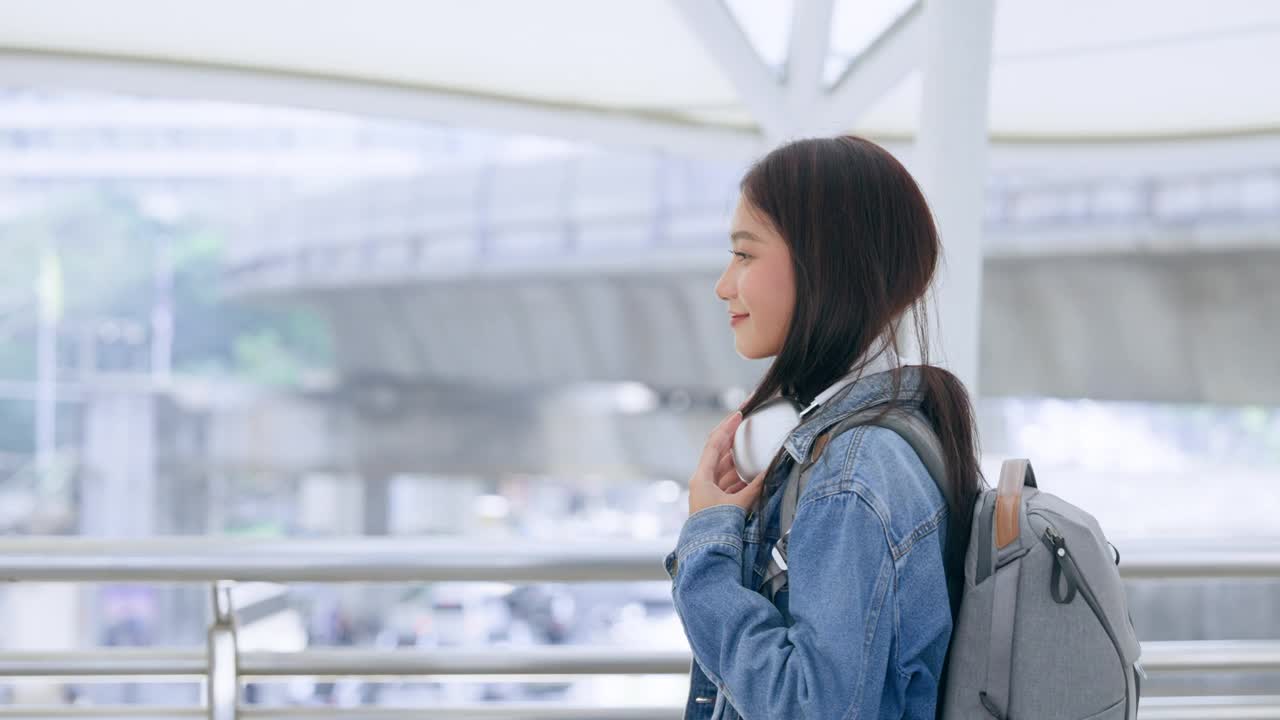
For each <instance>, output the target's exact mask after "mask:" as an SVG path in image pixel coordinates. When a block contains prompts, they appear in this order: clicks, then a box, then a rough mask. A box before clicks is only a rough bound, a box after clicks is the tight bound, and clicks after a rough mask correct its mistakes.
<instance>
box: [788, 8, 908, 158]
mask: <svg viewBox="0 0 1280 720" xmlns="http://www.w3.org/2000/svg"><path fill="white" fill-rule="evenodd" d="M923 15H924V12H923V9H922V7H921V4H920V2H917V3H916V4H915V5H912V6H911V7H910V8H909V9H908V10H907V11H906V12H904V13H903V14H902V16H901V17H899V18H898V19H897V20H895V21H894V22H893V23H892V24H891V25H890V26H889V27H888V28H887V29H886V30H885V31H884V32H883V33H881V34H880V36H879V37H878V38H876V40H875V42H873V43H871V45H870V46H868V47H867V49H866V50H864V51H862V53H861V54H859V55H858V57H856V58H854V60H853V62H852V63H851V64H850V65H849V68H848V69H847V70H845V73H844V75H843V76H841V78H840V80H838V81H837V82H836V85H835V87H834V88H833V89H832V90H831V92H830V93H828V95H827V99H826V102H825V104H824V105H823V107H822V113H821V114H820V115H816V116H815V119H814V121H813V123H812V126H811V127H812V130H813V131H814V132H816V133H824V134H827V133H838V132H841V131H844V130H848V129H849V128H851V127H853V125H854V123H856V122H857V120H858V118H859V117H860V116H861V115H862V114H863V113H865V112H866V111H867V110H868V109H870V108H871V106H872V105H873V104H874V103H875V102H876V101H877V100H879V99H880V98H881V97H883V96H884V94H885V93H887V92H889V91H890V90H892V89H893V88H894V87H896V86H897V85H898V83H900V82H902V80H903V79H904V78H906V77H907V75H909V74H910V73H911V72H912V71H914V70H917V69H918V68H919V67H920V64H921V58H922V57H923V55H924V19H923Z"/></svg>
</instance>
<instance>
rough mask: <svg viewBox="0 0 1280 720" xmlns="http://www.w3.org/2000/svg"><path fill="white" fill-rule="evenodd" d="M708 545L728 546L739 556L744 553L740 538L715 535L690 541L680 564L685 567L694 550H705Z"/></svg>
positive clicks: (682, 551) (681, 552)
mask: <svg viewBox="0 0 1280 720" xmlns="http://www.w3.org/2000/svg"><path fill="white" fill-rule="evenodd" d="M707 545H728V546H729V547H731V548H733V549H734V550H737V551H738V553H739V554H741V553H742V545H741V544H740V543H739V542H738V538H736V537H734V536H733V535H720V534H715V535H711V536H708V537H699V538H698V539H697V540H691V541H689V544H688V546H686V547H685V548H684V550H681V551H680V556H679V562H680V563H681V564H682V565H683V564H684V563H685V561H686V560H688V559H689V554H690V553H692V552H693V551H694V550H698V549H700V548H704V547H706V546H707Z"/></svg>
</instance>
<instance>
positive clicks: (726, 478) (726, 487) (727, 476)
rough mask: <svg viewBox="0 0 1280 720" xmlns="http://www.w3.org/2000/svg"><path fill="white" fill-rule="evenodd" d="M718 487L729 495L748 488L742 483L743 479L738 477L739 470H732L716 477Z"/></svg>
mask: <svg viewBox="0 0 1280 720" xmlns="http://www.w3.org/2000/svg"><path fill="white" fill-rule="evenodd" d="M716 486H717V487H719V488H720V489H721V490H723V491H725V492H727V493H731V492H737V491H738V490H741V489H742V488H744V487H746V483H744V482H742V478H740V477H738V471H737V470H733V469H730V470H727V471H725V472H723V473H721V474H719V475H717V476H716Z"/></svg>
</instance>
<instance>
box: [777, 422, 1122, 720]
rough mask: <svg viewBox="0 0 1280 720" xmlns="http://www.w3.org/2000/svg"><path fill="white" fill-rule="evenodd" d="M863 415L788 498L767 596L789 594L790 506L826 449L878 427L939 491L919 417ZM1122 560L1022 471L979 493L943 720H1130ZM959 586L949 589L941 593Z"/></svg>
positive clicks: (1007, 472)
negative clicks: (901, 445) (900, 443)
mask: <svg viewBox="0 0 1280 720" xmlns="http://www.w3.org/2000/svg"><path fill="white" fill-rule="evenodd" d="M881 411H882V408H872V409H871V410H869V411H863V412H861V413H858V414H856V415H853V416H851V417H849V418H846V419H845V420H843V421H841V422H839V423H837V424H836V425H835V426H834V427H832V428H831V429H830V430H827V431H826V432H824V433H823V434H822V435H821V436H820V437H819V439H818V441H817V443H816V444H815V445H814V450H813V452H812V453H811V454H810V457H809V460H808V462H807V463H805V465H804V466H803V467H799V466H797V467H793V469H792V475H791V477H790V479H789V480H788V482H787V485H786V489H785V490H784V491H783V497H782V505H781V508H780V512H781V518H780V520H781V527H780V530H781V532H782V536H781V537H780V538H779V540H778V542H777V543H776V544H775V546H774V549H773V557H772V560H771V561H770V563H769V571H768V573H767V575H766V584H767V585H768V587H769V595H770V596H771V597H772V596H773V595H774V594H775V593H776V592H777V591H778V590H781V589H782V588H783V587H785V585H786V573H787V570H786V568H787V564H786V552H787V538H788V537H789V535H790V532H791V523H792V521H793V520H794V518H795V511H796V504H797V502H798V500H799V497H800V495H801V493H802V492H803V490H804V484H805V481H806V479H807V476H808V474H809V472H808V471H809V469H810V468H811V467H812V466H813V464H814V462H815V461H816V460H817V457H818V456H819V455H820V454H821V452H822V449H823V448H824V447H825V446H826V442H827V441H828V440H829V439H830V438H832V437H835V436H836V435H838V434H840V433H842V432H844V431H845V430H848V429H850V428H852V427H855V426H858V425H865V424H868V423H872V422H873V423H874V424H875V425H877V426H879V427H884V428H887V429H890V430H893V431H894V432H896V433H898V435H900V436H901V437H902V438H903V439H904V440H906V441H907V443H908V444H909V445H911V447H912V449H913V450H915V452H916V454H917V455H919V456H920V459H921V461H922V462H923V463H924V465H925V467H926V468H928V470H929V474H930V476H932V477H933V479H934V482H935V483H938V484H939V487H941V482H940V481H941V479H942V478H943V477H944V473H943V461H942V452H941V446H940V445H939V443H938V439H937V437H936V436H935V435H934V433H933V429H932V428H931V427H930V426H929V424H928V423H927V422H926V421H925V420H924V419H923V418H921V417H919V416H918V415H915V414H913V413H908V412H905V411H901V410H895V411H892V412H890V413H889V414H887V415H885V416H884V417H881V418H879V419H876V417H875V416H876V415H879V414H881ZM1119 563H1120V556H1119V553H1118V552H1116V551H1115V548H1114V547H1113V546H1111V545H1110V543H1108V542H1107V540H1106V537H1105V536H1104V535H1103V533H1102V529H1101V528H1100V527H1099V526H1098V523H1097V521H1096V520H1094V518H1093V517H1092V516H1091V515H1089V514H1088V513H1086V512H1084V511H1083V510H1080V509H1079V508H1077V507H1075V506H1073V505H1071V504H1070V503H1067V502H1064V501H1062V500H1060V499H1058V498H1057V497H1054V496H1053V495H1050V494H1049V493H1046V492H1041V491H1040V490H1039V489H1038V488H1037V486H1036V479H1035V473H1034V472H1032V470H1031V463H1030V462H1028V461H1027V460H1006V461H1005V462H1004V465H1003V467H1002V468H1001V470H1000V482H999V485H998V486H997V487H996V488H986V489H983V490H981V491H980V492H979V494H978V498H977V500H976V501H975V503H974V513H973V525H972V529H971V530H970V533H969V545H968V549H967V551H966V553H965V562H964V585H963V588H962V589H960V593H961V600H960V609H959V613H958V615H956V617H955V623H954V627H953V630H952V635H951V646H950V650H949V651H948V654H947V669H946V675H945V678H944V683H943V686H942V687H943V690H942V696H941V697H939V710H938V717H939V718H941V719H942V720H969V719H971V718H973V719H977V718H983V719H987V718H996V719H997V720H1023V719H1024V718H1025V719H1026V720H1030V719H1031V718H1035V719H1036V720H1057V719H1061V720H1083V719H1084V718H1089V720H1112V719H1114V720H1133V718H1136V717H1137V711H1138V697H1139V693H1140V690H1141V688H1140V683H1141V677H1142V676H1143V673H1142V670H1141V668H1140V667H1139V665H1138V658H1139V656H1140V654H1141V648H1140V646H1139V644H1138V639H1137V635H1136V634H1135V633H1134V630H1133V623H1132V620H1131V618H1130V616H1129V611H1128V606H1127V602H1126V598H1125V592H1124V585H1123V583H1122V582H1121V580H1120V572H1119V570H1118V569H1117V565H1119ZM953 582H959V578H949V579H948V583H949V584H950V583H953Z"/></svg>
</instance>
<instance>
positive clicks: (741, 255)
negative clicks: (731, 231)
mask: <svg viewBox="0 0 1280 720" xmlns="http://www.w3.org/2000/svg"><path fill="white" fill-rule="evenodd" d="M729 254H730V255H733V256H735V257H737V258H738V259H739V260H742V261H743V262H746V261H747V259H748V258H750V257H751V256H750V255H748V254H746V253H744V252H739V251H738V250H730V251H729Z"/></svg>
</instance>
